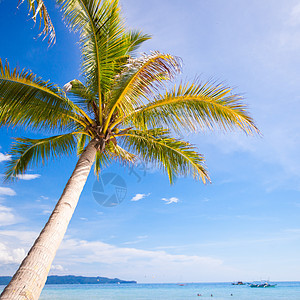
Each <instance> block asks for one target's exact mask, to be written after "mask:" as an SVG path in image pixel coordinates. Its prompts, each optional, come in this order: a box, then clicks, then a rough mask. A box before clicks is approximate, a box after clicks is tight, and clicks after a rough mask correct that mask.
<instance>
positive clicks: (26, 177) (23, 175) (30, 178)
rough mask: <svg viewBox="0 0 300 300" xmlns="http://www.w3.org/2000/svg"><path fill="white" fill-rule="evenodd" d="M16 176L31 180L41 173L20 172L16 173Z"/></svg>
mask: <svg viewBox="0 0 300 300" xmlns="http://www.w3.org/2000/svg"><path fill="white" fill-rule="evenodd" d="M16 177H18V178H19V179H21V180H33V179H36V178H39V177H41V175H40V174H20V175H17V176H16Z"/></svg>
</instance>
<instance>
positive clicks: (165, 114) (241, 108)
mask: <svg viewBox="0 0 300 300" xmlns="http://www.w3.org/2000/svg"><path fill="white" fill-rule="evenodd" d="M230 92H231V89H229V88H227V87H223V86H222V85H219V84H217V85H214V84H212V83H210V82H206V83H202V84H201V83H200V84H195V83H193V84H191V85H190V84H185V85H182V84H180V85H179V86H178V87H177V88H176V86H175V87H174V88H173V90H171V91H170V92H168V91H167V92H166V93H165V94H160V95H158V96H157V97H155V98H154V100H153V101H151V102H150V103H148V104H146V105H144V106H143V107H141V108H140V109H138V110H136V111H135V112H134V113H132V114H129V115H128V116H126V117H125V118H123V120H122V118H120V119H119V120H117V121H116V122H115V124H114V125H116V124H118V122H120V121H123V124H126V125H128V124H130V125H132V126H135V127H136V128H140V129H142V128H146V129H147V128H153V127H157V126H162V127H168V128H172V129H173V130H175V131H177V132H178V131H179V132H180V131H181V130H184V129H185V130H190V131H196V130H197V129H204V128H209V129H214V128H216V127H219V128H221V129H223V130H225V131H227V130H232V129H234V128H236V127H237V128H240V129H241V130H243V131H244V132H246V133H247V134H253V133H258V132H259V131H258V129H257V127H256V126H255V124H254V121H253V119H252V118H251V117H250V116H249V113H248V111H247V107H246V105H245V104H243V103H242V101H241V100H242V97H241V96H239V95H236V94H230Z"/></svg>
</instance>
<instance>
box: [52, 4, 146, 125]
mask: <svg viewBox="0 0 300 300" xmlns="http://www.w3.org/2000/svg"><path fill="white" fill-rule="evenodd" d="M58 3H59V4H60V6H61V8H62V11H63V14H64V18H65V20H66V22H67V24H68V25H69V27H70V28H71V29H72V30H74V31H76V30H79V31H80V33H81V40H80V45H81V53H82V74H83V76H84V77H85V80H86V82H85V84H86V86H87V87H88V88H90V89H93V91H94V93H95V94H96V95H98V103H99V105H98V107H99V118H100V120H99V121H100V123H101V124H102V106H103V105H104V101H105V100H104V98H105V94H106V93H107V92H109V91H110V90H111V86H112V84H113V82H114V78H115V76H116V74H117V73H118V72H119V71H120V66H122V65H123V64H124V58H126V57H127V56H128V55H129V54H130V53H132V52H133V51H135V50H136V49H137V47H138V46H139V45H140V44H141V43H142V42H143V41H145V40H147V39H149V36H147V35H143V34H142V33H141V32H133V31H132V32H128V31H127V30H126V29H125V26H124V22H123V19H122V18H121V15H120V8H119V5H118V0H110V1H108V0H94V1H89V0H58Z"/></svg>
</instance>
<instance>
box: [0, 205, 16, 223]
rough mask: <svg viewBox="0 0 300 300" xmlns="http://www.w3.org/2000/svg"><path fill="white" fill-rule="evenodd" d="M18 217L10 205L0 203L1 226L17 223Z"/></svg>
mask: <svg viewBox="0 0 300 300" xmlns="http://www.w3.org/2000/svg"><path fill="white" fill-rule="evenodd" d="M17 222H18V220H17V217H16V216H15V215H14V214H13V211H12V209H11V208H10V207H6V206H3V205H0V226H7V225H12V224H15V223H17Z"/></svg>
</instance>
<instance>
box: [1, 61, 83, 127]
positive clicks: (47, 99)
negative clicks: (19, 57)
mask: <svg viewBox="0 0 300 300" xmlns="http://www.w3.org/2000/svg"><path fill="white" fill-rule="evenodd" d="M0 108H1V111H0V125H13V126H15V125H24V126H26V127H28V126H30V127H32V128H35V129H44V130H64V129H70V128H71V129H72V128H74V127H75V126H77V125H76V124H77V123H80V124H82V125H83V126H84V125H85V124H84V121H83V118H84V117H85V116H86V114H85V113H84V111H82V110H81V109H80V108H79V107H78V106H76V105H75V104H74V103H72V102H71V101H70V100H69V99H68V98H67V97H66V96H65V92H64V91H63V90H62V89H60V88H59V87H57V86H56V85H54V84H51V83H49V82H45V81H43V80H42V79H41V78H39V77H36V76H35V75H34V74H33V73H32V72H31V71H25V70H22V71H20V70H19V69H18V68H15V69H13V70H10V67H9V64H8V62H6V63H5V64H4V65H3V63H2V60H1V59H0Z"/></svg>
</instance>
